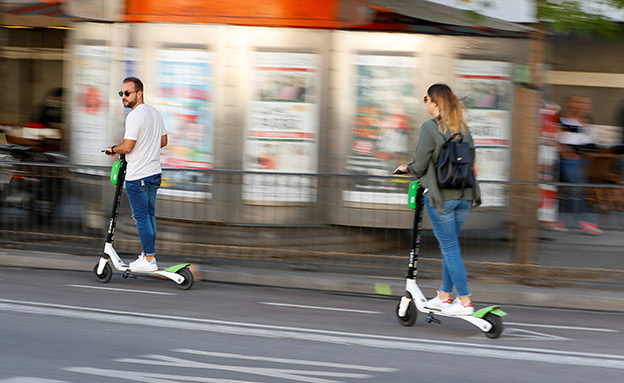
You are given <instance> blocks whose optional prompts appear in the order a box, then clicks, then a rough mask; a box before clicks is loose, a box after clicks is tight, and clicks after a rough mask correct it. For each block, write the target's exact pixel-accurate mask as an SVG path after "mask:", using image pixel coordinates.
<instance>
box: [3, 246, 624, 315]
mask: <svg viewBox="0 0 624 383" xmlns="http://www.w3.org/2000/svg"><path fill="white" fill-rule="evenodd" d="M98 259H99V257H84V256H74V255H69V254H50V253H44V252H33V251H28V252H25V251H19V250H7V251H3V250H0V267H25V268H38V269H54V270H72V271H86V272H92V270H93V267H94V266H95V264H96V263H97V260H98ZM191 270H192V272H193V276H194V277H195V280H196V281H200V280H202V279H203V280H207V281H210V282H221V283H235V284H244V285H259V286H270V287H280V288H297V289H310V290H320V291H331V292H341V293H350V294H362V295H373V296H391V297H398V296H401V295H402V294H403V291H404V286H405V280H404V279H401V278H387V277H375V276H357V275H345V274H332V273H324V272H310V271H285V270H275V269H268V268H253V267H239V266H207V265H202V264H198V263H194V264H192V266H191ZM437 284H438V282H437V281H432V280H421V281H419V285H420V286H421V288H422V289H423V292H424V293H425V294H429V295H431V296H433V295H434V294H435V289H436V287H437ZM470 290H471V292H472V295H473V298H474V300H475V301H477V302H488V303H496V304H499V305H521V306H537V307H550V308H562V309H581V310H595V311H616V312H624V296H623V295H622V294H621V292H618V291H610V290H602V289H579V288H563V287H534V286H524V285H501V284H484V283H471V285H470Z"/></svg>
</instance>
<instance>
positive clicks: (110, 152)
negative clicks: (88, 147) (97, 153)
mask: <svg viewBox="0 0 624 383" xmlns="http://www.w3.org/2000/svg"><path fill="white" fill-rule="evenodd" d="M102 152H104V153H105V154H106V155H107V156H114V155H117V153H115V152H113V147H112V146H109V147H107V148H106V149H104V150H102Z"/></svg>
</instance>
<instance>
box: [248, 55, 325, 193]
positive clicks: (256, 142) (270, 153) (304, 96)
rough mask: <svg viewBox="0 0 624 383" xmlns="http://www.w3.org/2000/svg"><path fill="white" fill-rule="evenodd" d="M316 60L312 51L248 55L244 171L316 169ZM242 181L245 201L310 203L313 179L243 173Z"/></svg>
mask: <svg viewBox="0 0 624 383" xmlns="http://www.w3.org/2000/svg"><path fill="white" fill-rule="evenodd" d="M319 63H320V58H319V56H318V55H316V54H309V53H292V52H255V53H254V55H253V61H252V65H253V69H252V84H253V89H252V92H253V93H252V97H251V102H250V107H249V112H248V118H247V124H246V133H245V149H244V161H243V164H244V165H243V166H244V170H246V171H252V172H254V173H256V172H260V173H296V174H314V173H317V171H318V131H319V106H318V91H319ZM243 182H244V184H243V199H244V200H246V201H265V202H266V201H278V202H314V201H316V179H315V178H314V177H307V176H303V175H279V174H246V175H245V178H244V180H243Z"/></svg>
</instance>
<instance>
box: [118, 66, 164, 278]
mask: <svg viewBox="0 0 624 383" xmlns="http://www.w3.org/2000/svg"><path fill="white" fill-rule="evenodd" d="M119 96H120V97H121V100H122V102H123V105H124V106H125V107H126V108H130V109H131V111H130V113H129V114H128V116H127V117H126V126H125V132H124V140H123V142H122V143H121V144H120V145H114V146H111V147H108V148H106V153H107V154H109V155H111V156H114V155H116V154H126V161H128V168H127V170H126V192H127V194H128V200H129V201H130V207H131V208H132V217H133V218H134V220H135V221H136V225H137V230H138V232H139V238H140V240H141V246H142V247H143V251H142V252H141V254H140V255H139V257H138V258H137V260H136V261H134V262H131V263H130V265H129V267H130V270H138V271H155V270H158V264H157V263H156V250H155V244H156V215H155V205H156V192H157V190H158V188H159V187H160V181H161V173H162V169H161V165H160V149H161V148H162V147H164V146H167V142H168V140H167V131H166V130H165V123H164V122H163V118H162V115H161V114H160V112H159V111H158V110H156V108H154V107H152V106H150V105H147V104H145V102H144V99H143V83H142V82H141V80H139V79H138V78H136V77H128V78H126V79H125V80H123V85H122V87H121V91H120V92H119Z"/></svg>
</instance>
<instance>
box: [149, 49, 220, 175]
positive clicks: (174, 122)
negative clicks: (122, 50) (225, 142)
mask: <svg viewBox="0 0 624 383" xmlns="http://www.w3.org/2000/svg"><path fill="white" fill-rule="evenodd" d="M154 83H155V87H156V89H154V91H155V97H154V99H155V105H154V106H155V107H156V108H157V109H158V110H159V111H160V112H161V113H162V115H163V119H164V121H165V127H166V129H167V135H168V138H169V144H168V145H167V147H165V148H164V149H163V154H162V164H163V166H166V167H171V168H183V169H212V167H213V164H214V154H213V153H214V105H213V94H214V69H213V54H212V53H211V52H204V51H196V50H185V49H167V50H157V51H156V71H155V81H154Z"/></svg>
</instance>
